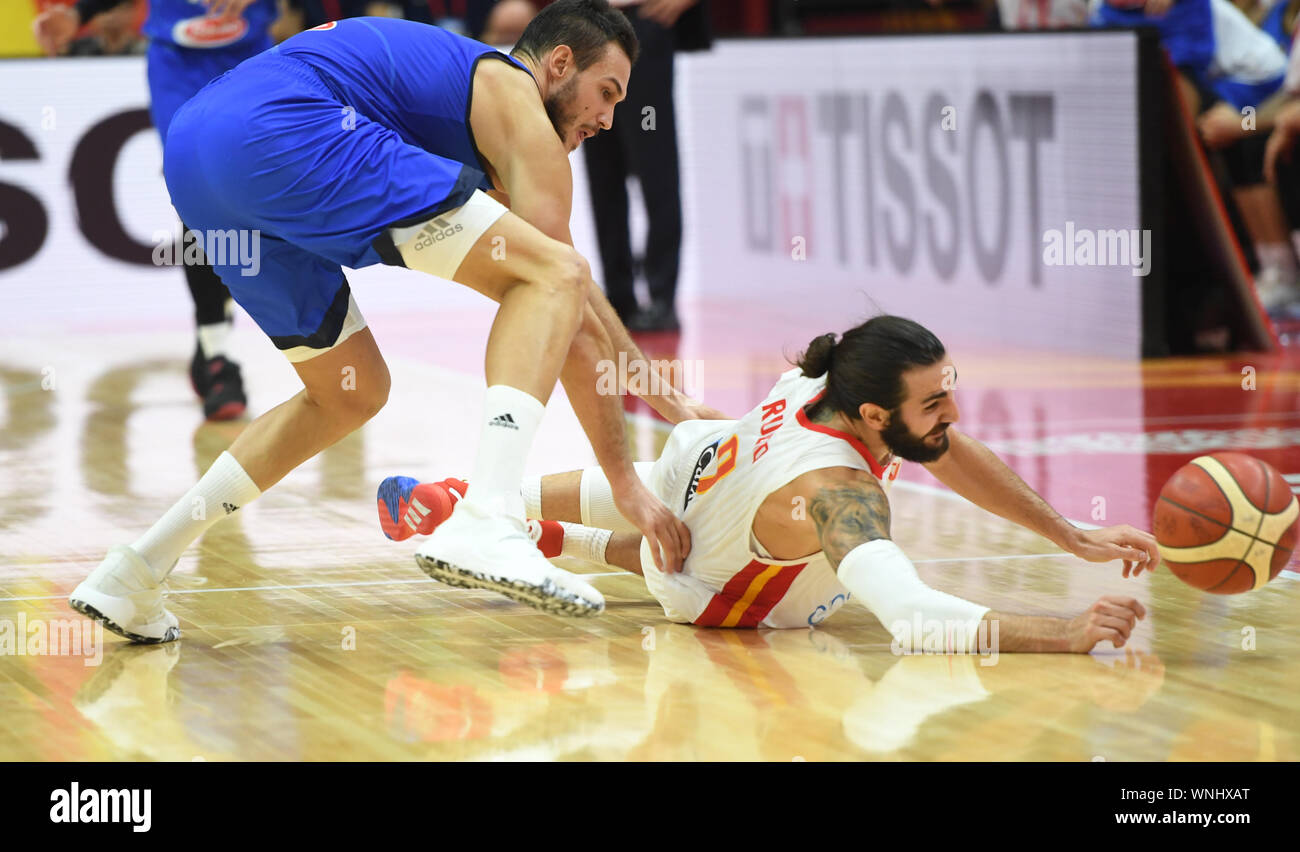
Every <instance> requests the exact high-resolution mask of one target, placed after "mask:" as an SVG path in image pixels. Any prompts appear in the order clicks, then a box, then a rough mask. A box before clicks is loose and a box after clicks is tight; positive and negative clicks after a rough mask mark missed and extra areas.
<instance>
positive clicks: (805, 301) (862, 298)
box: [677, 32, 1149, 357]
mask: <svg viewBox="0 0 1300 852" xmlns="http://www.w3.org/2000/svg"><path fill="white" fill-rule="evenodd" d="M1136 70H1137V40H1136V37H1135V35H1134V34H1133V33H1127V32H1124V33H1071V34H1063V33H1041V34H1033V35H992V36H970V37H963V36H902V37H888V38H833V39H829V38H828V39H817V40H797V41H745V42H723V43H722V44H720V45H719V46H718V47H717V49H716V50H714V51H713V52H712V53H710V54H705V55H699V56H696V55H692V56H689V57H683V59H682V60H681V63H680V74H679V79H678V90H677V99H678V103H679V105H680V109H681V111H682V113H683V115H682V125H683V131H682V149H683V161H684V164H683V170H684V172H685V182H686V186H687V199H688V205H687V210H686V213H687V217H686V219H687V233H688V235H689V242H690V244H691V247H692V249H693V252H692V257H691V258H690V259H691V260H693V261H694V262H695V264H696V265H695V266H694V267H693V271H694V272H695V273H696V274H695V275H693V276H690V277H688V279H687V281H685V282H684V289H685V292H686V293H688V294H694V295H697V296H699V297H700V298H705V299H713V298H719V299H734V300H737V301H738V302H741V301H743V303H744V304H745V305H746V306H747V309H751V310H752V306H754V305H761V304H766V305H770V306H771V307H772V308H773V310H777V311H780V312H781V313H782V314H783V315H785V316H788V317H790V318H791V319H792V321H794V320H803V319H804V318H805V317H807V316H810V315H818V316H822V317H825V318H826V320H825V322H824V323H823V324H824V325H825V326H826V327H827V328H841V327H844V328H847V327H848V326H849V325H851V324H852V322H853V321H854V320H855V319H856V318H859V317H862V316H864V315H866V314H868V313H870V312H873V311H874V308H873V306H872V304H871V303H872V302H874V303H875V304H876V305H878V306H879V307H880V308H881V309H883V310H885V311H887V312H890V313H898V314H903V315H907V316H911V317H912V318H914V319H916V320H918V321H920V322H922V323H923V324H926V325H928V326H930V327H932V328H933V329H935V331H936V332H938V333H939V334H940V336H941V337H944V338H945V339H951V338H952V337H953V336H963V337H971V338H974V339H981V338H982V339H987V340H999V341H1005V342H1007V343H1011V344H1021V345H1025V346H1034V347H1049V348H1053V349H1062V350H1069V351H1078V352H1088V353H1093V354H1104V355H1115V356H1127V357H1132V356H1134V355H1137V354H1138V353H1139V351H1140V336H1141V316H1140V294H1141V282H1142V280H1143V279H1142V277H1141V273H1142V271H1143V270H1142V266H1143V263H1146V264H1149V254H1144V250H1145V251H1147V252H1149V241H1147V242H1144V240H1143V238H1142V235H1141V233H1140V232H1138V229H1139V228H1140V223H1139V195H1138V168H1137V162H1138V135H1137V134H1138V131H1137V76H1136ZM1147 239H1148V240H1149V237H1148V238H1147ZM1045 250H1046V260H1045ZM1134 261H1136V262H1134ZM1049 264H1059V265H1049ZM1134 267H1137V268H1136V269H1135V268H1134ZM959 329H960V330H964V331H960V332H958V330H959ZM955 332H957V334H955Z"/></svg>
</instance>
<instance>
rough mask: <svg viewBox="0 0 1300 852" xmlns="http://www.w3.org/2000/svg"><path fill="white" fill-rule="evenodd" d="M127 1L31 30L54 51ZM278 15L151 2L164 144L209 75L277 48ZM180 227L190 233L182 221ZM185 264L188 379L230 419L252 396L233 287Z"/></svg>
mask: <svg viewBox="0 0 1300 852" xmlns="http://www.w3.org/2000/svg"><path fill="white" fill-rule="evenodd" d="M121 5H122V0H77V2H76V5H75V6H55V7H54V8H52V9H46V10H45V11H44V12H42V13H41V14H40V15H38V16H37V18H36V20H35V21H33V22H32V31H33V33H34V34H35V35H36V40H37V42H38V43H39V44H40V45H41V48H42V49H43V50H45V52H46V53H47V54H48V55H50V56H54V55H57V54H59V53H62V52H65V51H66V50H67V49H68V46H69V45H70V44H71V42H72V40H73V38H74V37H75V36H76V34H77V31H78V30H79V29H81V26H82V25H83V24H85V23H87V22H89V21H91V20H92V19H95V18H98V17H100V16H102V15H103V14H105V13H108V12H111V11H112V10H114V9H116V8H117V7H119V6H121ZM275 17H276V2H275V0H152V2H151V4H150V8H149V17H148V18H147V19H146V20H145V23H144V31H145V33H146V34H147V35H148V37H149V47H148V50H147V51H146V54H147V56H148V62H147V68H148V77H149V115H150V117H151V118H152V119H153V123H154V128H155V129H156V130H157V131H158V136H159V137H160V138H161V139H162V141H163V142H164V143H165V142H166V141H167V129H168V127H169V125H170V124H171V120H172V116H173V115H174V114H175V112H176V110H178V109H179V108H180V106H181V104H183V103H185V102H186V101H187V100H189V99H190V98H191V97H193V96H194V94H195V93H196V92H197V91H198V90H199V89H201V88H203V87H204V86H205V85H207V83H208V81H209V80H211V79H213V78H214V77H217V76H218V75H220V74H223V73H225V72H226V71H228V70H230V69H231V68H234V67H235V66H236V65H238V64H239V63H241V62H243V61H244V60H245V59H247V58H249V57H250V56H254V55H255V54H258V53H261V52H262V51H263V50H266V49H267V48H268V47H270V46H271V36H270V31H271V24H272V22H273V21H274V20H275ZM181 226H182V229H183V231H184V232H186V233H188V232H189V228H188V227H185V225H184V223H181ZM191 244H192V243H191ZM186 256H187V257H188V256H189V251H188V250H187V251H186ZM184 270H185V279H186V281H187V283H188V284H189V289H190V296H191V298H192V299H193V301H194V322H195V327H196V328H195V336H196V338H197V340H196V342H195V345H194V355H193V357H192V358H191V359H190V384H191V385H192V386H193V388H194V392H195V393H196V394H197V395H198V397H199V399H201V400H202V402H203V414H204V416H205V417H206V418H207V419H209V420H231V419H234V418H236V417H238V416H240V415H241V414H243V413H244V409H245V408H246V407H247V404H248V399H247V396H246V394H245V393H244V379H243V374H242V372H241V371H240V369H239V364H237V363H236V362H234V361H232V360H231V359H230V358H229V357H227V353H226V341H227V339H228V338H229V336H230V331H231V325H232V316H231V310H230V306H231V299H230V291H229V290H228V289H227V288H226V285H225V284H224V283H222V281H221V279H220V278H218V277H217V273H216V272H215V271H213V269H212V267H211V266H209V265H208V263H207V261H206V260H201V261H200V262H199V263H191V262H188V261H187V262H186V263H185V266H184Z"/></svg>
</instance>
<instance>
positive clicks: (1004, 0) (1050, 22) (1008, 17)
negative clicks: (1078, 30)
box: [928, 0, 1088, 30]
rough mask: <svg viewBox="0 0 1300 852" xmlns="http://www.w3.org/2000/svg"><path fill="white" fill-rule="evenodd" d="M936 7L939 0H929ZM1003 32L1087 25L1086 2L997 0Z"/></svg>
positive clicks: (1082, 0)
mask: <svg viewBox="0 0 1300 852" xmlns="http://www.w3.org/2000/svg"><path fill="white" fill-rule="evenodd" d="M928 2H930V3H931V4H932V5H938V3H939V0H928ZM997 10H998V18H999V20H1000V21H1001V22H1002V29H1004V30H1057V29H1062V28H1063V27H1086V26H1088V0H997Z"/></svg>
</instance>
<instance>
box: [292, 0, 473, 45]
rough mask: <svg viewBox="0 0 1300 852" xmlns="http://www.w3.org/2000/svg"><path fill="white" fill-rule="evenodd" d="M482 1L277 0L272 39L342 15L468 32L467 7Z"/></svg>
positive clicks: (459, 32) (316, 25) (336, 18)
mask: <svg viewBox="0 0 1300 852" xmlns="http://www.w3.org/2000/svg"><path fill="white" fill-rule="evenodd" d="M481 2H483V0H279V4H280V10H281V19H280V21H279V22H277V24H276V28H275V40H276V41H277V42H281V41H284V40H285V39H286V38H289V37H290V36H292V35H296V34H297V33H300V32H302V31H303V30H309V29H311V28H312V27H318V26H320V25H321V24H324V23H327V22H329V21H338V20H342V19H344V18H357V17H363V16H365V17H376V18H405V19H406V20H408V21H419V22H420V23H422V24H436V25H438V26H440V27H442V28H443V29H445V30H450V31H452V32H454V33H457V34H458V35H468V34H469V31H468V28H467V26H466V17H467V9H468V7H469V6H470V5H471V4H474V3H481Z"/></svg>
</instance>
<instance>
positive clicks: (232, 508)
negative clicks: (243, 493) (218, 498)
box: [221, 503, 239, 515]
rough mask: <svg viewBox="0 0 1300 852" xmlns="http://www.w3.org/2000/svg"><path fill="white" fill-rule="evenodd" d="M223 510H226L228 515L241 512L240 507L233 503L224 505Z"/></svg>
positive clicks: (222, 505)
mask: <svg viewBox="0 0 1300 852" xmlns="http://www.w3.org/2000/svg"><path fill="white" fill-rule="evenodd" d="M221 508H223V509H225V510H226V514H227V515H233V514H234V513H235V512H237V511H239V507H238V506H236V505H234V504H233V503H222V504H221Z"/></svg>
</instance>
